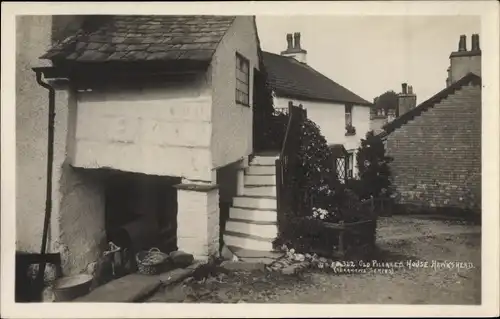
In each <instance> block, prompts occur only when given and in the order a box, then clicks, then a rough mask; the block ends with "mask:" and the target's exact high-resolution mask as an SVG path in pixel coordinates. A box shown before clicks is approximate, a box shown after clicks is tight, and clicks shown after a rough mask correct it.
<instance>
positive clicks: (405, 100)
mask: <svg viewBox="0 0 500 319" xmlns="http://www.w3.org/2000/svg"><path fill="white" fill-rule="evenodd" d="M373 104H374V106H373V107H372V109H371V111H370V129H371V130H373V131H374V132H375V134H378V133H380V132H382V127H383V126H384V125H386V124H387V123H389V122H391V121H393V120H394V119H395V118H396V117H398V116H400V115H402V114H404V113H406V112H408V111H409V110H411V109H413V108H415V106H417V95H416V94H415V93H414V92H413V87H412V86H411V85H408V84H407V83H402V84H401V92H400V93H398V94H396V103H394V104H392V105H383V104H382V105H380V103H376V99H374V101H373Z"/></svg>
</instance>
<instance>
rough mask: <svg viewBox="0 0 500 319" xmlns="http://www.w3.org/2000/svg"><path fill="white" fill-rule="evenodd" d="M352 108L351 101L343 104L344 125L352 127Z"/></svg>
mask: <svg viewBox="0 0 500 319" xmlns="http://www.w3.org/2000/svg"><path fill="white" fill-rule="evenodd" d="M352 109H353V105H352V104H351V103H346V104H345V105H344V112H345V126H346V127H352Z"/></svg>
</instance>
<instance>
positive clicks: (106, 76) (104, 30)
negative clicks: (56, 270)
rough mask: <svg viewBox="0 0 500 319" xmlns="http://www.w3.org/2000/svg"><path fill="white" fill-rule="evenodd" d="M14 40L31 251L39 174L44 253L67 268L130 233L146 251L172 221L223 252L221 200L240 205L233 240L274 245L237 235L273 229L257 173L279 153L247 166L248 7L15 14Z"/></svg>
mask: <svg viewBox="0 0 500 319" xmlns="http://www.w3.org/2000/svg"><path fill="white" fill-rule="evenodd" d="M16 40H17V48H16V54H17V59H16V72H17V73H16V76H17V79H16V81H17V83H16V84H17V92H16V97H17V99H16V122H17V127H16V139H17V140H16V142H17V159H18V162H17V212H16V219H17V238H16V245H17V250H20V251H34V252H37V251H39V247H40V245H41V241H42V231H43V223H44V222H43V221H44V214H43V212H44V204H45V200H46V198H45V197H44V196H45V188H46V180H47V178H48V179H51V180H52V187H51V188H50V189H49V193H48V194H49V195H50V198H51V201H50V202H51V204H52V209H51V211H52V216H51V221H50V225H49V229H48V230H49V246H48V247H49V248H48V250H49V251H52V252H60V253H61V254H62V259H63V269H64V272H65V273H66V274H72V273H76V272H79V271H81V270H82V269H84V268H85V267H86V265H87V264H89V263H91V262H93V261H95V260H96V259H97V258H98V256H99V255H100V254H101V253H102V251H103V249H104V248H103V247H104V246H103V243H104V244H106V243H107V241H108V240H111V239H112V240H119V239H122V240H123V241H122V242H126V240H125V239H124V238H125V237H126V239H127V240H128V241H129V242H132V244H137V248H147V247H150V245H152V244H155V245H159V246H161V245H162V244H163V243H164V242H165V241H168V240H169V239H170V237H166V236H167V235H166V234H170V235H169V236H171V232H172V231H173V232H174V237H176V245H177V247H178V248H179V249H181V250H184V251H186V252H188V253H192V254H194V256H195V258H198V259H206V258H208V256H209V255H211V254H217V251H218V250H219V246H220V238H219V237H220V234H219V222H220V218H219V215H220V208H219V207H220V204H221V203H223V202H224V203H229V204H230V205H233V206H235V207H237V208H231V213H230V221H228V225H227V227H226V230H227V231H228V235H227V236H225V238H224V239H225V241H227V244H228V245H232V246H239V247H244V248H254V249H268V248H269V247H268V245H267V244H266V245H260V244H259V243H257V244H253V243H249V242H248V241H246V239H245V238H246V237H245V236H244V235H245V234H247V233H249V232H251V231H252V232H253V231H257V232H258V233H260V234H263V236H267V237H273V236H276V232H277V230H276V210H275V209H276V200H275V198H274V199H273V197H272V196H273V194H274V196H275V191H276V190H275V187H274V186H273V183H274V182H275V179H273V178H274V177H273V176H272V175H271V176H269V175H263V174H262V173H266V174H267V171H268V170H269V171H271V172H272V173H273V172H274V166H273V165H274V159H275V158H273V157H270V158H267V157H259V156H255V157H253V162H250V163H249V155H251V154H252V152H253V150H252V111H253V108H254V107H255V105H254V103H253V101H254V97H253V96H254V92H253V87H254V83H253V79H254V76H255V74H256V73H257V72H258V69H259V57H258V48H259V40H258V35H257V30H256V25H255V19H254V17H250V16H237V17H234V16H90V17H89V16H54V17H51V16H23V17H19V18H18V21H17V39H16ZM40 57H42V59H39V58H40ZM33 67H36V68H35V69H34V70H32V68H33ZM34 71H35V72H34ZM35 73H36V74H35ZM37 77H38V78H39V82H40V83H37ZM44 83H45V84H44ZM39 84H40V85H39ZM41 85H42V86H45V87H42V86H41ZM51 105H52V106H53V107H54V110H55V119H54V144H53V147H54V148H53V163H52V164H53V165H52V167H53V172H52V174H51V175H50V176H47V173H46V172H47V170H46V165H47V164H46V163H47V153H48V150H47V140H48V133H47V132H48V124H47V123H48V121H47V117H48V109H49V108H50V106H51ZM257 164H260V165H257ZM262 170H264V171H265V172H262ZM249 185H250V186H251V187H250V186H249ZM268 192H270V193H269V194H268ZM263 211H264V212H268V214H262V212H263ZM262 219H264V221H266V222H269V224H268V225H262V223H259V221H260V222H262ZM162 236H163V237H162ZM148 245H149V246H148ZM165 245H166V244H165Z"/></svg>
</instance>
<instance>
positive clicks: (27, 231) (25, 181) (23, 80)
mask: <svg viewBox="0 0 500 319" xmlns="http://www.w3.org/2000/svg"><path fill="white" fill-rule="evenodd" d="M51 23H52V18H51V17H50V16H19V17H18V18H17V20H16V105H15V108H16V109H15V112H16V229H17V231H16V249H18V250H21V251H28V252H39V251H40V247H41V244H42V231H43V219H44V211H45V187H46V180H47V179H46V171H47V121H48V101H49V99H48V92H47V90H46V89H44V88H42V87H41V86H39V85H38V83H37V82H36V78H35V72H33V70H31V68H32V67H34V66H41V65H42V63H41V62H40V61H39V59H38V57H39V56H40V55H42V54H43V53H44V52H45V50H46V49H48V48H49V46H50V30H51Z"/></svg>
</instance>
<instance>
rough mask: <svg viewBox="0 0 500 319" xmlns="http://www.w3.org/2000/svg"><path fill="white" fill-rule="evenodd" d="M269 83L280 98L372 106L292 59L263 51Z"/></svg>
mask: <svg viewBox="0 0 500 319" xmlns="http://www.w3.org/2000/svg"><path fill="white" fill-rule="evenodd" d="M263 58H264V65H265V67H266V70H267V73H268V77H269V82H270V85H271V87H272V88H273V90H274V91H275V92H276V95H278V96H285V97H291V98H298V99H305V100H311V101H327V102H337V103H353V104H356V105H364V106H371V105H372V103H370V102H368V101H366V100H365V99H363V98H361V97H359V96H358V95H356V94H355V93H353V92H351V91H349V90H348V89H346V88H345V87H343V86H341V85H340V84H338V83H336V82H334V81H332V80H331V79H329V78H328V77H326V76H324V75H323V74H321V73H320V72H318V71H316V70H315V69H313V68H312V67H310V66H309V65H307V64H304V63H300V62H298V61H297V60H295V59H294V58H292V57H285V56H281V55H277V54H274V53H270V52H263Z"/></svg>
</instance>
